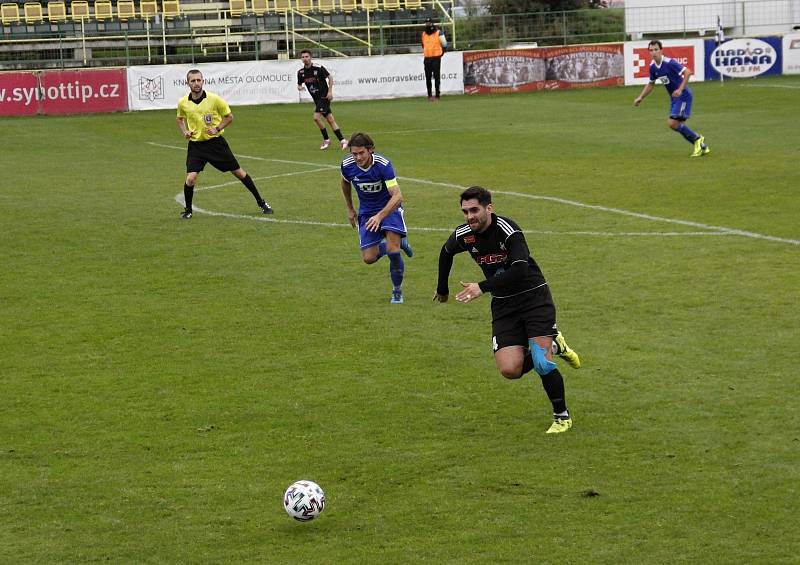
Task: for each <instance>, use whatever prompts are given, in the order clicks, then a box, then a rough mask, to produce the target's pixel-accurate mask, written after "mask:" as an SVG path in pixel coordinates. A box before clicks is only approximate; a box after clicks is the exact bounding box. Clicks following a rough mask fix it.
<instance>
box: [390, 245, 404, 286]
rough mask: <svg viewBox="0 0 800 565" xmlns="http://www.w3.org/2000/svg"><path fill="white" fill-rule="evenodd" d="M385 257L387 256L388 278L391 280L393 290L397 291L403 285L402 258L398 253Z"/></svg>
mask: <svg viewBox="0 0 800 565" xmlns="http://www.w3.org/2000/svg"><path fill="white" fill-rule="evenodd" d="M387 255H388V256H389V276H390V277H391V278H392V284H393V285H394V288H396V289H398V288H400V286H401V285H402V284H403V274H404V273H405V265H404V264H403V256H402V255H400V252H399V251H397V252H395V253H387Z"/></svg>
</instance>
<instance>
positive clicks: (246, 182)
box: [241, 173, 264, 206]
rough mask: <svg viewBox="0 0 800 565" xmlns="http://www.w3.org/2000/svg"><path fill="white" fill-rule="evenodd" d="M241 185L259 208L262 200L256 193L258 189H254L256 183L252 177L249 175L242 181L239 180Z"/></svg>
mask: <svg viewBox="0 0 800 565" xmlns="http://www.w3.org/2000/svg"><path fill="white" fill-rule="evenodd" d="M241 181H242V184H243V185H244V186H245V187H246V188H247V190H249V191H250V194H252V195H253V196H254V197H255V199H256V204H258V205H259V206H261V205H262V204H263V203H264V199H263V198H261V195H260V194H259V193H258V189H257V188H256V183H254V182H253V179H252V177H251V176H250V174H249V173H248V174H246V175H245V176H244V178H243V179H241Z"/></svg>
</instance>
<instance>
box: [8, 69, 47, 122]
mask: <svg viewBox="0 0 800 565" xmlns="http://www.w3.org/2000/svg"><path fill="white" fill-rule="evenodd" d="M38 90H39V79H38V77H37V76H36V74H35V73H17V72H9V73H0V116H30V115H32V114H35V113H36V110H37V107H38V104H37V92H38Z"/></svg>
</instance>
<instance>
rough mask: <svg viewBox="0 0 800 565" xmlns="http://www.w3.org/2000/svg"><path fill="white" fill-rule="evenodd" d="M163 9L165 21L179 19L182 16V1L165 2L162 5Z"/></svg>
mask: <svg viewBox="0 0 800 565" xmlns="http://www.w3.org/2000/svg"><path fill="white" fill-rule="evenodd" d="M161 9H162V11H163V12H164V19H166V20H168V19H172V18H177V17H178V16H180V15H181V3H180V0H164V2H163V3H162V4H161Z"/></svg>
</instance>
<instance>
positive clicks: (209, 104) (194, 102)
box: [178, 69, 272, 220]
mask: <svg viewBox="0 0 800 565" xmlns="http://www.w3.org/2000/svg"><path fill="white" fill-rule="evenodd" d="M186 82H188V83H189V94H187V95H186V96H184V97H183V98H181V99H180V100H179V101H178V129H180V130H181V134H182V135H183V137H184V138H186V139H188V140H189V149H188V151H187V153H186V183H185V184H184V185H183V197H184V200H185V201H186V209H185V210H184V211H183V212H182V213H181V218H183V219H184V220H188V219H190V218H191V217H192V197H193V196H194V185H195V184H196V183H197V175H198V174H199V173H200V171H202V170H203V168H204V167H205V166H206V163H211V165H212V166H213V167H214V168H215V169H217V170H219V171H223V172H225V171H231V172H232V173H233V175H234V176H235V177H236V178H237V179H239V180H240V181H242V184H243V185H244V186H245V187H246V188H247V190H249V191H250V193H251V194H252V195H253V197H254V198H255V199H256V203H257V204H258V207H259V208H261V212H262V213H264V214H272V207H271V206H270V205H269V204H267V203H266V202H265V201H264V199H263V198H261V195H260V194H259V193H258V189H257V188H256V184H255V183H254V182H253V179H252V178H251V177H250V175H248V174H247V172H246V171H245V170H244V169H243V168H242V167H240V166H239V162H238V161H237V160H236V157H235V156H234V155H233V151H231V148H230V147H229V146H228V142H227V141H225V138H224V137H222V132H223V131H224V130H225V128H226V127H228V126H229V125H230V123H231V122H232V121H233V114H232V113H231V108H230V106H228V103H227V102H225V100H223V99H222V98H220V97H219V96H218V95H216V94H214V93H213V92H206V91H205V90H203V73H201V72H200V71H198V70H197V69H192V70H191V71H189V72H188V73H187V74H186Z"/></svg>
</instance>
